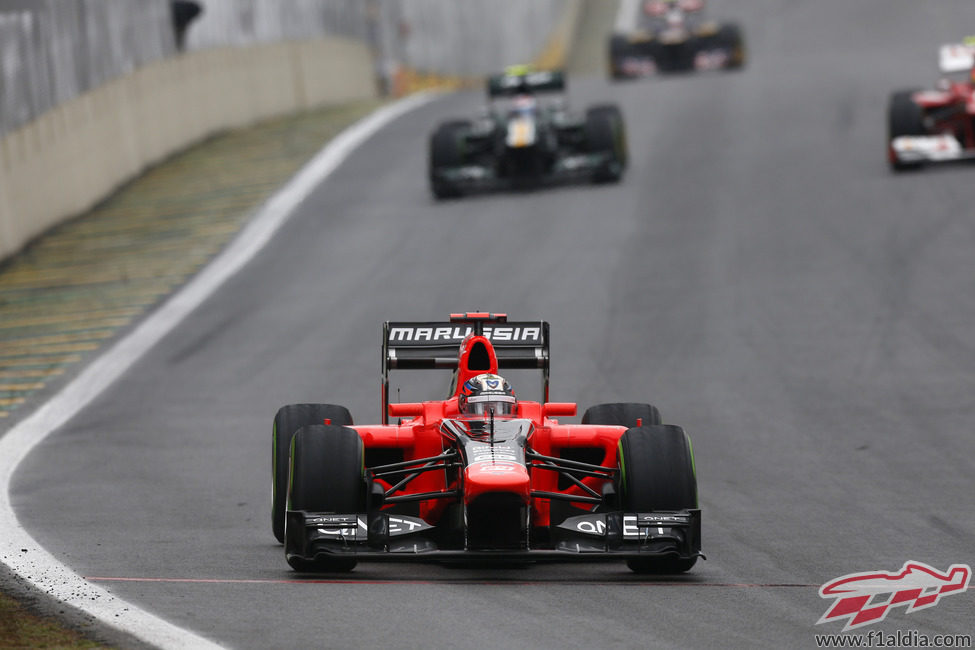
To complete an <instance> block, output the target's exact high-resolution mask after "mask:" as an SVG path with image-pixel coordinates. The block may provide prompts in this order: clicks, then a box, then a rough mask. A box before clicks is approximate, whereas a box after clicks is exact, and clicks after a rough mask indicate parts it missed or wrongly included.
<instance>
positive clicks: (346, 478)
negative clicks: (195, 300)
mask: <svg viewBox="0 0 975 650" xmlns="http://www.w3.org/2000/svg"><path fill="white" fill-rule="evenodd" d="M363 460H364V446H363V444H362V438H360V437H359V434H358V433H357V432H356V431H355V430H354V429H349V428H347V427H342V426H335V425H330V426H323V425H312V426H306V427H302V428H301V429H299V430H298V432H297V433H296V434H295V435H294V438H292V440H291V464H290V477H291V479H290V484H289V486H288V509H289V510H304V511H306V512H329V513H335V514H352V513H360V512H365V508H366V483H365V479H364V464H363ZM303 533H304V531H301V532H300V533H299V534H303ZM287 535H288V531H287V530H285V549H286V550H287V548H288V542H287ZM287 559H288V564H290V565H291V567H292V568H293V569H295V570H296V571H351V570H352V569H353V568H355V565H356V560H355V557H342V556H333V557H329V558H327V559H321V560H306V559H303V558H298V557H291V556H288V557H287Z"/></svg>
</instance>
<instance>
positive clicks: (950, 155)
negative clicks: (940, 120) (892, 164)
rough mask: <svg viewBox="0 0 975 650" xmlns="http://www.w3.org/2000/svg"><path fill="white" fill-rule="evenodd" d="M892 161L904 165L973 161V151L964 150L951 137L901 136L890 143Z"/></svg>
mask: <svg viewBox="0 0 975 650" xmlns="http://www.w3.org/2000/svg"><path fill="white" fill-rule="evenodd" d="M890 156H891V159H892V160H895V161H897V162H900V163H905V164H919V163H929V162H951V161H957V160H973V159H975V149H965V148H964V147H962V145H961V143H960V142H959V141H958V139H957V138H956V137H955V136H953V135H902V136H899V137H896V138H894V139H893V140H892V141H891V143H890Z"/></svg>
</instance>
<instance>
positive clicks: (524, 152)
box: [429, 66, 627, 199]
mask: <svg viewBox="0 0 975 650" xmlns="http://www.w3.org/2000/svg"><path fill="white" fill-rule="evenodd" d="M564 91H565V77H564V75H563V73H562V72H559V71H530V70H526V69H524V67H523V66H518V67H517V68H515V69H510V70H509V71H508V72H507V73H505V74H500V75H495V76H492V77H489V78H488V81H487V94H488V106H487V108H486V109H485V111H484V113H483V115H481V116H480V117H479V118H477V119H474V120H451V121H448V122H444V123H442V124H440V125H439V126H438V127H437V129H436V130H435V131H434V132H433V134H432V135H431V136H430V150H429V175H430V189H431V190H432V191H433V194H434V196H436V197H437V198H438V199H443V198H450V197H459V196H462V195H463V194H464V193H465V192H469V191H472V190H486V189H504V188H529V187H535V186H538V185H540V184H542V183H545V182H551V181H558V180H591V181H595V182H616V181H618V180H620V178H622V176H623V170H624V169H625V168H626V158H627V149H626V133H625V128H624V124H623V115H622V113H621V112H620V110H619V107H618V106H616V105H615V104H603V105H597V106H593V107H591V108H589V109H588V110H587V111H586V113H585V115H579V114H576V113H573V112H571V111H569V110H568V109H567V108H566V103H565V98H564Z"/></svg>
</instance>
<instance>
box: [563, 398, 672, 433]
mask: <svg viewBox="0 0 975 650" xmlns="http://www.w3.org/2000/svg"><path fill="white" fill-rule="evenodd" d="M638 423H639V424H638ZM582 424H612V425H615V426H619V427H628V428H629V427H636V426H651V425H656V424H662V421H661V419H660V409H658V408H657V407H656V406H654V405H653V404H640V403H637V402H619V403H614V404H596V405H595V406H590V407H589V408H587V409H586V412H585V413H583V414H582Z"/></svg>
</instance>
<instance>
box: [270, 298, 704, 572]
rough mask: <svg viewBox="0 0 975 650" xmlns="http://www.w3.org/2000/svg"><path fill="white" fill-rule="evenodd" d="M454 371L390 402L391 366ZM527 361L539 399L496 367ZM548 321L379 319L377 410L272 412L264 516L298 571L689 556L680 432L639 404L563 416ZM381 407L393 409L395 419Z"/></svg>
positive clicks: (693, 548) (684, 446)
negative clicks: (426, 396)
mask: <svg viewBox="0 0 975 650" xmlns="http://www.w3.org/2000/svg"><path fill="white" fill-rule="evenodd" d="M420 368H446V369H451V370H453V382H452V384H453V387H452V390H451V391H450V394H449V395H448V397H447V399H441V400H434V401H428V402H419V403H392V404H391V403H389V401H388V397H389V373H390V370H391V369H420ZM506 368H520V369H526V368H527V369H539V370H541V374H542V391H543V396H544V399H543V401H542V402H532V401H525V400H516V399H515V396H514V392H513V391H512V390H511V389H510V386H509V385H508V383H507V382H506V381H505V380H504V379H503V378H502V377H500V376H497V373H498V371H499V370H502V369H506ZM548 374H549V325H548V323H546V322H544V321H531V322H508V321H507V317H506V316H505V315H504V314H487V313H467V314H455V315H452V316H451V317H450V321H449V322H436V323H413V322H409V323H407V322H387V323H386V324H385V327H384V328H383V392H382V397H383V422H382V424H367V425H362V424H358V425H354V424H353V422H352V417H351V416H350V414H349V411H348V410H346V409H345V408H344V407H341V406H335V405H331V404H292V405H289V406H285V407H283V408H281V409H280V410H279V411H278V413H277V415H276V416H275V418H274V433H273V438H272V441H273V442H272V446H273V450H272V451H273V463H272V465H273V506H272V527H273V530H274V534H275V536H276V537H277V539H278V540H279V541H283V542H284V547H285V555H286V558H287V561H288V563H289V564H290V565H291V566H292V567H293V568H294V569H295V570H298V571H348V570H351V569H352V568H353V567H354V566H355V564H356V562H357V561H359V560H387V561H426V562H452V561H453V562H474V563H476V564H483V563H490V562H492V561H500V562H503V563H512V562H515V563H521V562H525V563H532V562H536V561H548V562H551V561H598V560H615V561H626V563H627V564H628V565H629V567H630V568H631V569H632V570H634V571H636V572H649V573H676V572H682V571H687V570H688V569H690V568H691V567H692V566H693V565H694V563H695V562H696V560H697V558H698V557H703V554H702V553H701V511H700V510H699V509H698V506H697V480H696V477H695V474H694V459H693V452H692V450H691V445H690V441H689V440H688V438H687V436H686V435H685V433H684V431H683V429H681V428H680V427H678V426H674V425H669V424H661V421H660V413H659V411H658V410H657V409H656V408H655V407H654V406H651V405H649V404H634V403H621V404H601V405H597V406H593V407H591V408H589V409H588V410H587V411H586V412H585V414H584V415H583V416H582V423H581V424H563V423H561V422H559V420H557V419H556V418H557V417H562V416H565V417H569V416H573V415H574V414H575V412H576V405H575V404H573V403H559V402H549V401H548V400H547V396H548ZM390 418H396V419H397V420H398V422H397V423H395V424H391V423H390V422H389V420H390Z"/></svg>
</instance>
